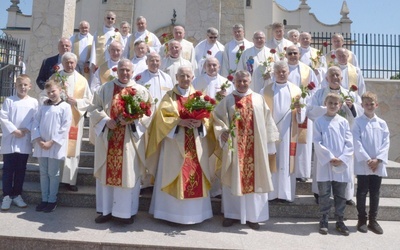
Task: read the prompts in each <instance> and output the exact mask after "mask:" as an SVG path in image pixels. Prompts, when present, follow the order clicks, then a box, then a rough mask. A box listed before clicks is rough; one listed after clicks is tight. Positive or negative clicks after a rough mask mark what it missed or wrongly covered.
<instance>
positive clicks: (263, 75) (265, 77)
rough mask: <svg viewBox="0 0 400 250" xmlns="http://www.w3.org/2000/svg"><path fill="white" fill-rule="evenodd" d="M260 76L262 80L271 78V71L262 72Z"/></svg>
mask: <svg viewBox="0 0 400 250" xmlns="http://www.w3.org/2000/svg"><path fill="white" fill-rule="evenodd" d="M262 77H263V79H264V80H269V79H271V73H270V72H267V73H264V74H262Z"/></svg>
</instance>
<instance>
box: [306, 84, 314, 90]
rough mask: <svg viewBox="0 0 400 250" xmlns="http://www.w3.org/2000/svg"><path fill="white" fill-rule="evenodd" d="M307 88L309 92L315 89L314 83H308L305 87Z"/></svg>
mask: <svg viewBox="0 0 400 250" xmlns="http://www.w3.org/2000/svg"><path fill="white" fill-rule="evenodd" d="M307 88H308V89H309V90H313V89H314V88H315V83H314V82H310V83H309V84H308V85H307Z"/></svg>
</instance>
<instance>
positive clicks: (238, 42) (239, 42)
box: [235, 39, 244, 44]
mask: <svg viewBox="0 0 400 250" xmlns="http://www.w3.org/2000/svg"><path fill="white" fill-rule="evenodd" d="M235 42H236V44H241V43H243V44H244V40H241V41H238V40H236V39H235Z"/></svg>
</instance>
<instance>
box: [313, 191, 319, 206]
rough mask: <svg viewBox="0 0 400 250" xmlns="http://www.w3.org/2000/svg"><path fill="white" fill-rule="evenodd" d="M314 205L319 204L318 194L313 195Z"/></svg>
mask: <svg viewBox="0 0 400 250" xmlns="http://www.w3.org/2000/svg"><path fill="white" fill-rule="evenodd" d="M314 198H315V203H317V204H319V194H316V193H314Z"/></svg>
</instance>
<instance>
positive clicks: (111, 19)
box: [107, 16, 115, 21]
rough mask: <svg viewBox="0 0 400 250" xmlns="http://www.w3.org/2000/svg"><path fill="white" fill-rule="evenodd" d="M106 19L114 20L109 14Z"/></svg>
mask: <svg viewBox="0 0 400 250" xmlns="http://www.w3.org/2000/svg"><path fill="white" fill-rule="evenodd" d="M107 19H108V20H111V21H114V20H115V18H114V17H109V16H108V17H107Z"/></svg>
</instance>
